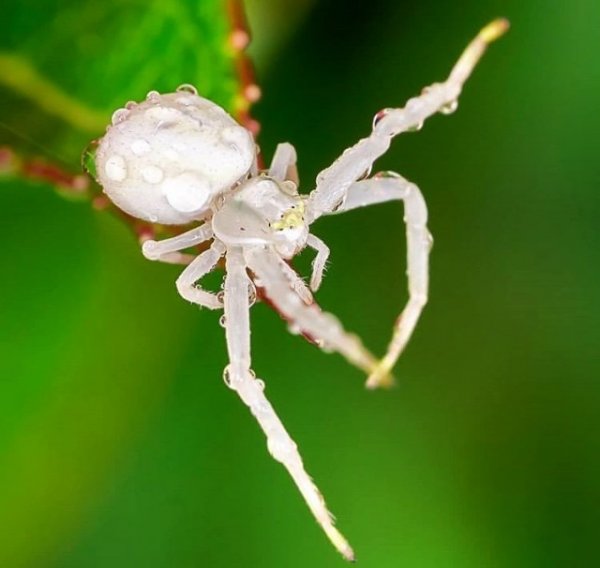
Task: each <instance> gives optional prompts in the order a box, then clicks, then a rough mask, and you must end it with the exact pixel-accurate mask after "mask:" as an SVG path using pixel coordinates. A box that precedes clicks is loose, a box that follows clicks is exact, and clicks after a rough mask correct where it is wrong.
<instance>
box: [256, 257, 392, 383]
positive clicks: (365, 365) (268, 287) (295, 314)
mask: <svg viewBox="0 0 600 568" xmlns="http://www.w3.org/2000/svg"><path fill="white" fill-rule="evenodd" d="M246 261H247V263H248V267H249V268H250V270H252V272H253V273H254V274H255V275H256V283H257V285H260V286H261V287H263V289H264V290H265V293H266V295H267V297H268V298H269V300H270V301H271V302H272V303H273V304H274V306H275V307H276V308H277V310H278V311H279V312H281V313H282V314H283V315H284V316H285V317H286V319H287V320H289V322H290V324H291V325H292V326H293V327H296V328H297V330H298V331H299V332H302V333H304V334H306V335H308V336H310V337H312V338H314V339H315V340H316V341H318V342H319V343H320V344H321V346H322V348H323V349H325V350H332V351H337V352H338V353H340V354H341V355H343V356H344V357H345V358H346V359H347V360H348V361H349V362H350V363H352V364H353V365H355V366H356V367H358V368H359V369H362V370H363V371H365V372H366V373H367V374H371V373H375V372H377V370H378V369H379V362H378V361H377V359H376V358H375V357H373V355H371V353H370V352H369V351H368V350H367V349H366V348H365V347H364V345H363V344H362V342H361V341H360V339H359V338H358V337H357V336H355V335H352V334H350V333H348V332H347V331H345V330H344V328H343V327H342V325H341V324H340V322H339V321H338V320H337V319H336V318H335V317H334V316H333V315H331V314H328V313H326V312H322V311H321V310H320V309H319V307H318V306H316V305H314V304H313V305H306V304H305V303H304V302H303V301H302V300H301V299H300V298H299V297H298V295H297V294H296V293H295V292H294V290H293V289H292V288H291V287H290V285H289V282H288V279H287V277H286V275H285V274H284V272H283V271H282V269H281V266H280V256H279V255H278V254H277V252H275V251H274V250H273V249H271V248H262V249H259V248H253V249H249V250H248V251H247V253H246ZM392 382H393V379H392V377H391V376H389V375H388V376H387V377H382V378H381V380H380V384H385V385H391V384H392Z"/></svg>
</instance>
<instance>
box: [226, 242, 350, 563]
mask: <svg viewBox="0 0 600 568" xmlns="http://www.w3.org/2000/svg"><path fill="white" fill-rule="evenodd" d="M225 266H226V274H227V275H226V277H225V288H224V308H225V336H226V340H227V351H228V354H229V361H230V363H229V365H228V366H227V368H226V369H225V374H224V378H225V382H226V383H227V385H228V386H229V387H230V388H231V389H233V390H235V391H236V392H237V393H238V395H239V396H240V398H241V399H242V401H243V402H244V403H245V404H246V405H247V406H248V407H249V408H250V411H251V412H252V414H253V415H254V417H255V418H256V420H257V421H258V423H259V425H260V427H261V428H262V430H263V431H264V433H265V435H266V436H267V447H268V449H269V453H270V454H271V455H272V456H273V458H275V460H277V461H278V462H280V463H281V464H283V466H284V467H285V468H286V469H287V470H288V472H289V474H290V475H291V476H292V479H293V480H294V482H295V483H296V485H297V487H298V489H299V490H300V492H301V493H302V496H303V497H304V499H305V501H306V503H307V505H308V507H309V508H310V510H311V512H312V514H313V515H314V516H315V518H316V519H317V522H318V523H319V524H320V525H321V527H322V528H323V530H324V531H325V533H326V534H327V536H328V537H329V539H330V540H331V542H332V543H333V545H334V546H335V547H336V548H337V550H338V551H339V552H340V553H341V554H342V555H343V556H344V558H346V559H347V560H354V553H353V551H352V548H351V547H350V545H349V544H348V542H347V541H346V539H345V538H344V537H343V536H342V534H341V533H340V532H339V531H338V530H337V529H336V528H335V526H334V524H333V517H332V515H331V513H330V512H329V511H328V510H327V506H326V504H325V500H324V499H323V496H322V495H321V493H320V492H319V490H318V489H317V487H316V486H315V485H314V483H313V482H312V480H311V478H310V477H309V475H308V474H307V473H306V471H305V470H304V465H303V463H302V458H301V457H300V454H299V453H298V448H297V446H296V444H295V442H294V441H293V440H292V438H291V437H290V435H289V434H288V433H287V431H286V429H285V428H284V426H283V424H282V423H281V420H280V419H279V417H278V416H277V414H276V413H275V410H274V409H273V406H272V405H271V403H270V402H269V401H268V400H267V398H266V397H265V394H264V392H263V389H264V383H263V382H262V381H261V380H259V379H256V377H255V375H254V373H253V372H252V370H251V366H250V365H251V356H250V300H249V298H248V290H249V288H250V287H251V285H252V283H251V281H250V278H249V277H248V274H247V272H246V263H245V260H244V255H243V252H242V249H241V248H238V247H234V248H230V249H229V250H228V251H227V255H226V258H225Z"/></svg>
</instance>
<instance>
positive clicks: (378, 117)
mask: <svg viewBox="0 0 600 568" xmlns="http://www.w3.org/2000/svg"><path fill="white" fill-rule="evenodd" d="M390 110H391V109H389V108H384V109H381V110H380V111H379V112H378V113H377V114H376V115H375V116H374V117H373V130H375V128H376V127H377V125H378V124H379V123H380V122H381V121H382V120H383V119H384V118H385V117H386V116H387V115H388V114H389V113H390Z"/></svg>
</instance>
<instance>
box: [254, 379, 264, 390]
mask: <svg viewBox="0 0 600 568" xmlns="http://www.w3.org/2000/svg"><path fill="white" fill-rule="evenodd" d="M256 386H257V387H258V388H259V389H260V390H261V391H264V390H265V381H263V380H262V379H256Z"/></svg>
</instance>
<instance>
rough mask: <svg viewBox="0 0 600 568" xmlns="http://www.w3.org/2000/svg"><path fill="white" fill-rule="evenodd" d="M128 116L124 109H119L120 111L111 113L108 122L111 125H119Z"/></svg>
mask: <svg viewBox="0 0 600 568" xmlns="http://www.w3.org/2000/svg"><path fill="white" fill-rule="evenodd" d="M128 116H129V111H128V110H127V109H126V108H120V109H117V110H116V111H115V112H113V114H112V117H111V120H110V121H111V122H112V123H113V124H119V123H120V122H123V121H124V120H125V119H126V118H127V117H128Z"/></svg>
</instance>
